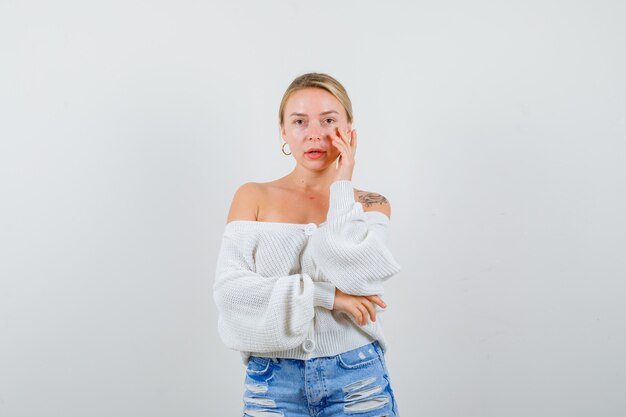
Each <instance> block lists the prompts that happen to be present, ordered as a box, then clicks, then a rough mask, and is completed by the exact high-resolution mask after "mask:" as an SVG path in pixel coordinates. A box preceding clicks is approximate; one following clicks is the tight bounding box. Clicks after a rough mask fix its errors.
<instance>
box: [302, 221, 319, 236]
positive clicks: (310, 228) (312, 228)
mask: <svg viewBox="0 0 626 417" xmlns="http://www.w3.org/2000/svg"><path fill="white" fill-rule="evenodd" d="M315 229H317V225H316V224H315V223H309V224H307V225H306V226H305V227H304V233H305V234H307V235H312V234H313V233H315Z"/></svg>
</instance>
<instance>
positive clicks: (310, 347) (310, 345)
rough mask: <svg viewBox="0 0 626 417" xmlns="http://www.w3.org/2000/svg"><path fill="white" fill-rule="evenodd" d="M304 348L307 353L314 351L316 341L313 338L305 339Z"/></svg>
mask: <svg viewBox="0 0 626 417" xmlns="http://www.w3.org/2000/svg"><path fill="white" fill-rule="evenodd" d="M302 349H304V351H305V352H306V353H309V352H313V350H314V349H315V342H314V341H313V340H311V339H307V340H305V341H304V343H303V344H302Z"/></svg>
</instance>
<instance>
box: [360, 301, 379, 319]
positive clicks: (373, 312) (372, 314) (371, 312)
mask: <svg viewBox="0 0 626 417" xmlns="http://www.w3.org/2000/svg"><path fill="white" fill-rule="evenodd" d="M363 304H364V305H365V308H367V311H368V313H369V315H370V318H371V319H372V321H376V308H374V304H372V302H371V301H369V300H367V299H366V300H363Z"/></svg>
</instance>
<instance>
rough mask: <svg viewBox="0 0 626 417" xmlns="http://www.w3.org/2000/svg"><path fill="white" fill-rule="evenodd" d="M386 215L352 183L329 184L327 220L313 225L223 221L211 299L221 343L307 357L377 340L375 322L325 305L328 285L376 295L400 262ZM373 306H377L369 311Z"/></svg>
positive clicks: (330, 296)
mask: <svg viewBox="0 0 626 417" xmlns="http://www.w3.org/2000/svg"><path fill="white" fill-rule="evenodd" d="M388 225H389V218H388V217H387V216H386V215H385V214H383V213H381V212H378V211H368V212H365V211H364V210H363V206H362V204H361V203H359V202H356V201H355V200H354V192H353V185H352V181H350V180H337V181H335V182H333V183H332V184H331V186H330V199H329V209H328V213H327V219H326V221H325V222H323V223H322V224H320V225H319V226H318V225H316V224H315V223H308V224H300V223H282V222H260V221H254V220H233V221H231V222H230V223H228V224H226V227H225V229H224V233H223V237H222V244H221V248H220V252H219V256H218V260H217V264H216V276H215V278H216V279H215V283H214V286H213V297H214V300H215V303H216V305H217V309H218V313H219V316H218V331H219V334H220V337H221V338H222V340H223V342H224V343H225V344H226V346H228V347H229V348H231V349H235V350H238V351H240V352H241V355H242V359H243V363H244V364H247V363H248V358H249V357H250V355H256V356H265V357H273V358H294V359H310V358H315V357H321V356H332V355H337V354H339V353H342V352H345V351H347V350H351V349H355V348H357V347H360V346H363V345H365V344H367V343H370V342H372V341H374V340H378V341H379V343H380V345H381V348H382V349H383V351H386V349H387V347H386V344H385V340H384V336H383V333H382V329H381V326H380V320H379V317H380V311H378V312H377V315H376V317H377V318H376V321H375V322H371V320H369V322H368V323H367V324H366V325H364V326H360V325H358V324H357V323H356V321H355V320H354V318H353V317H352V315H350V314H346V313H342V312H338V311H334V310H332V307H333V303H334V298H335V287H337V288H339V289H340V290H341V291H343V292H344V293H347V294H354V295H372V294H379V295H382V293H383V285H382V282H383V281H385V280H387V279H388V278H390V277H391V276H392V275H395V274H396V273H398V272H399V271H400V269H401V267H400V265H399V264H398V263H397V262H396V261H395V259H394V258H393V256H392V254H391V252H390V251H389V248H388V247H387V239H388V236H387V235H388ZM377 310H378V309H377Z"/></svg>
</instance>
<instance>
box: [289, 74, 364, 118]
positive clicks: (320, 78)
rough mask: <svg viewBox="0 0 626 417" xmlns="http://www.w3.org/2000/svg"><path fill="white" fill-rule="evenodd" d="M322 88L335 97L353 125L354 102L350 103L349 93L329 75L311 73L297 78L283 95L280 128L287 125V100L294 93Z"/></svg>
mask: <svg viewBox="0 0 626 417" xmlns="http://www.w3.org/2000/svg"><path fill="white" fill-rule="evenodd" d="M311 87H313V88H321V89H322V90H326V91H328V92H329V93H330V94H332V95H333V96H335V98H336V99H337V100H339V103H341V105H342V106H343V108H344V109H345V111H346V116H347V118H348V123H352V102H351V101H350V97H348V92H347V91H346V89H345V88H344V87H343V85H341V83H340V82H339V81H337V80H336V79H334V78H333V77H331V76H330V75H327V74H322V73H319V72H309V73H307V74H303V75H300V76H299V77H296V79H294V80H293V81H292V82H291V84H289V87H287V91H285V94H283V99H282V100H281V102H280V107H279V108H278V126H279V127H281V128H282V127H283V124H284V123H285V117H284V114H283V113H284V112H285V105H286V104H287V100H288V99H289V97H290V96H291V94H292V93H294V92H295V91H298V90H302V89H303V88H311Z"/></svg>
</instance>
